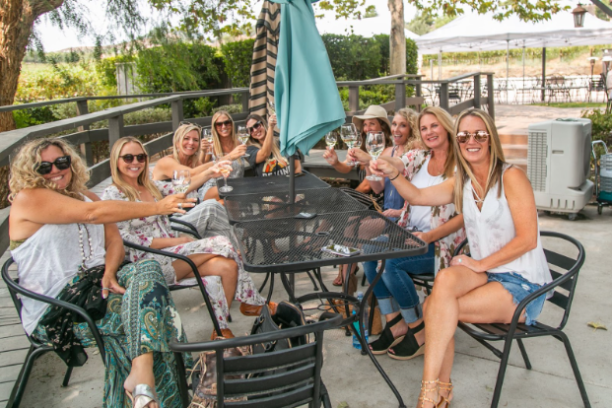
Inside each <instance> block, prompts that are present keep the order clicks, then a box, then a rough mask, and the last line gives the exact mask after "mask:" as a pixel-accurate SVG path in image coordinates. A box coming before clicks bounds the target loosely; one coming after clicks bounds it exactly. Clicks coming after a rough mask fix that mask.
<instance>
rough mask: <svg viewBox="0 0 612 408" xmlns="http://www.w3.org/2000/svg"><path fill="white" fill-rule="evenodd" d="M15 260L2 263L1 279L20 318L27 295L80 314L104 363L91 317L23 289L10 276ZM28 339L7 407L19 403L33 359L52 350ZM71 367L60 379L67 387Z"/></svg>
mask: <svg viewBox="0 0 612 408" xmlns="http://www.w3.org/2000/svg"><path fill="white" fill-rule="evenodd" d="M14 262H15V261H14V260H13V258H9V259H8V260H7V261H6V262H5V263H4V265H3V266H2V279H3V280H4V282H5V283H6V286H7V288H8V290H9V293H10V295H11V299H13V303H14V304H15V308H16V309H17V313H18V314H19V317H20V319H21V308H22V303H21V299H20V296H21V297H27V298H31V299H35V300H37V301H39V302H43V303H48V304H50V305H55V306H59V307H63V308H66V309H69V310H72V311H73V312H75V313H77V314H78V315H80V316H81V317H82V318H83V320H84V321H85V322H87V324H88V325H89V329H90V330H91V332H92V334H93V336H94V338H95V339H96V344H97V346H98V350H99V351H100V357H101V358H102V363H103V364H105V361H106V360H105V358H104V357H105V352H104V342H103V341H102V336H100V332H99V331H98V328H97V327H96V325H95V323H94V321H93V319H92V318H91V317H90V316H89V315H88V314H87V312H86V311H85V310H84V309H82V308H81V307H79V306H75V305H73V304H70V303H67V302H63V301H61V300H58V299H54V298H51V297H48V296H44V295H40V294H38V293H35V292H32V291H30V290H28V289H25V288H23V287H21V286H20V285H19V278H12V277H11V275H10V272H9V267H10V266H11V264H13V263H14ZM26 337H27V339H28V341H29V342H30V348H29V350H28V353H27V354H26V358H25V361H24V363H23V366H22V367H21V371H20V372H19V376H18V377H17V380H15V385H14V386H13V390H12V391H11V395H10V397H9V399H8V402H7V404H6V407H7V408H17V407H19V404H20V403H21V398H22V397H23V392H24V391H25V388H26V385H27V383H28V379H29V378H30V373H31V371H32V366H33V365H34V361H36V359H37V358H38V357H40V356H42V355H43V354H45V353H47V352H49V351H53V347H52V346H51V345H50V344H47V343H42V342H40V341H38V340H37V339H35V338H33V337H31V336H28V335H27V334H26ZM72 368H73V367H68V369H67V370H66V374H65V375H64V381H62V386H63V387H67V386H68V382H69V381H70V376H71V375H72Z"/></svg>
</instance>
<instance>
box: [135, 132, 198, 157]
mask: <svg viewBox="0 0 612 408" xmlns="http://www.w3.org/2000/svg"><path fill="white" fill-rule="evenodd" d="M193 130H195V131H197V132H198V138H199V139H200V140H201V139H202V129H201V128H200V127H199V126H197V125H194V124H191V123H188V124H185V125H181V126H179V127H178V128H177V129H176V132H174V137H173V138H172V145H173V146H174V151H173V152H172V157H174V160H176V161H177V162H179V163H180V162H181V161H180V160H179V152H180V151H181V150H180V149H181V145H182V143H183V139H185V136H187V133H189V132H191V131H193ZM136 140H138V139H136ZM141 144H142V143H141ZM201 147H202V145H201V144H200V143H198V147H197V149H196V151H195V153H194V154H193V156H191V159H189V161H188V162H187V167H191V168H194V167H195V166H197V165H198V160H199V158H200V149H201ZM143 148H144V147H143ZM147 160H148V158H147Z"/></svg>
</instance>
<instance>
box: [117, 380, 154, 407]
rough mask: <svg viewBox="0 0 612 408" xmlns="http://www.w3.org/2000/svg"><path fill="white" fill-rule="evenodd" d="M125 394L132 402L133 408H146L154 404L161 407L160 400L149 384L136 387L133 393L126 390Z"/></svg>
mask: <svg viewBox="0 0 612 408" xmlns="http://www.w3.org/2000/svg"><path fill="white" fill-rule="evenodd" d="M125 394H126V395H127V396H128V398H129V399H130V401H131V402H132V408H146V407H148V406H149V404H150V403H152V402H157V404H158V405H159V400H158V399H157V396H156V395H155V391H153V388H151V386H149V385H147V384H138V385H137V386H136V387H134V391H133V392H129V391H128V390H125Z"/></svg>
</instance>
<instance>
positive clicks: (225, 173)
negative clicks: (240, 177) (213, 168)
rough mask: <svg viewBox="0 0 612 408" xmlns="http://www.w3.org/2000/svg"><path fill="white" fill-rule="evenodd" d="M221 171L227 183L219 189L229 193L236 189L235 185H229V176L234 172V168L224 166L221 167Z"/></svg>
mask: <svg viewBox="0 0 612 408" xmlns="http://www.w3.org/2000/svg"><path fill="white" fill-rule="evenodd" d="M219 171H220V172H221V175H222V176H223V179H224V181H225V185H224V186H223V187H220V188H219V191H220V192H222V193H229V192H230V191H232V190H233V189H234V187H232V186H228V185H227V176H229V175H230V173H231V172H232V168H231V167H230V166H223V167H221V168H220V169H219Z"/></svg>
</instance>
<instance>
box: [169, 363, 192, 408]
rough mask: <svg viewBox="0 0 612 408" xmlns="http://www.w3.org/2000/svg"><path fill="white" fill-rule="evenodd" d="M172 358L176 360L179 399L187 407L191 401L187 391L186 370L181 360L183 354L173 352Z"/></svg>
mask: <svg viewBox="0 0 612 408" xmlns="http://www.w3.org/2000/svg"><path fill="white" fill-rule="evenodd" d="M174 359H175V361H176V371H177V373H178V376H179V378H178V390H179V395H180V397H181V401H182V402H183V406H184V407H188V406H189V405H190V403H191V398H189V391H188V385H187V372H186V371H185V363H184V362H183V355H182V354H181V353H174ZM192 385H193V384H192ZM193 390H195V386H193Z"/></svg>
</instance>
